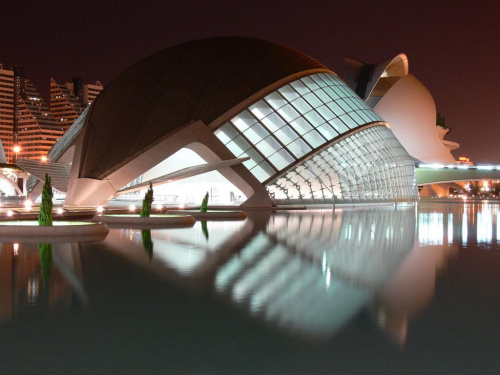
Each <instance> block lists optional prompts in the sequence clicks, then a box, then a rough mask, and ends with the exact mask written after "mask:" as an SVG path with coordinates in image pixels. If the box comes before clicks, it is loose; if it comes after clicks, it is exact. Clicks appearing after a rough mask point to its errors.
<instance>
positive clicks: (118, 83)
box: [18, 37, 418, 207]
mask: <svg viewBox="0 0 500 375" xmlns="http://www.w3.org/2000/svg"><path fill="white" fill-rule="evenodd" d="M49 159H50V162H49V163H47V164H41V163H39V164H38V165H35V163H31V164H30V165H28V164H29V163H28V164H26V163H24V164H23V161H20V163H18V165H20V166H22V167H23V168H25V169H27V170H29V171H30V172H32V173H33V175H34V176H36V177H38V179H42V178H43V173H44V171H46V170H49V169H50V170H52V173H55V174H58V176H59V177H60V180H59V182H58V186H56V187H57V188H58V189H59V190H61V191H63V192H66V193H67V195H66V205H100V204H103V203H106V202H107V201H109V200H110V199H113V198H115V197H118V196H121V195H127V194H132V193H133V192H134V191H137V190H140V189H144V188H146V187H147V186H148V185H149V182H151V183H152V184H153V185H154V186H155V194H157V195H160V194H159V192H161V191H163V192H164V194H163V195H165V199H167V200H168V199H173V200H174V201H175V200H176V201H177V202H180V201H181V199H180V198H181V197H183V198H182V199H184V200H187V201H189V200H191V199H192V200H193V201H194V202H196V203H199V201H201V198H200V197H202V196H203V195H204V194H205V192H206V191H209V193H211V203H212V204H213V203H219V204H227V203H229V202H233V203H236V204H238V203H242V204H243V205H244V206H247V207H270V206H271V205H273V204H275V205H276V204H295V203H302V204H318V203H330V204H331V203H362V202H394V201H412V200H415V199H417V197H418V193H417V186H416V182H415V168H414V159H413V158H412V157H411V156H410V155H409V154H408V152H407V151H406V150H405V148H404V147H403V146H402V145H401V143H400V141H399V140H398V138H397V137H396V136H395V135H394V133H393V132H392V131H391V129H390V125H389V124H388V122H387V121H385V120H383V119H382V118H381V117H380V116H379V115H378V114H377V113H376V112H374V111H373V110H372V109H371V108H370V106H369V105H367V104H366V103H365V102H364V100H362V99H360V97H359V96H358V95H357V94H356V93H355V92H354V91H353V90H351V89H350V88H349V87H348V86H347V85H346V84H345V83H344V81H343V80H342V79H340V78H339V77H338V76H337V75H336V74H335V73H334V72H332V71H331V70H329V69H328V68H327V67H325V66H324V65H323V64H321V63H319V62H318V61H316V60H314V59H312V58H311V57H309V56H307V55H305V54H303V53H301V52H299V51H297V50H294V49H292V48H290V47H287V46H284V45H281V44H276V43H272V42H268V41H263V40H257V39H251V38H240V37H219V38H210V39H203V40H197V41H192V42H188V43H183V44H180V45H177V46H173V47H170V48H167V49H165V50H163V51H160V52H158V53H156V54H154V55H152V56H150V57H148V58H146V59H144V60H142V61H140V62H139V63H137V64H135V65H133V66H132V67H130V68H129V69H127V70H126V71H125V72H123V73H122V74H120V75H119V76H118V77H117V78H115V80H114V81H112V82H111V83H110V84H109V85H108V86H106V88H105V89H104V90H103V91H102V92H101V93H100V95H99V96H98V98H97V99H96V100H95V101H94V103H93V104H92V105H91V106H90V107H89V108H88V109H87V110H86V111H85V112H84V113H83V114H82V115H81V116H80V117H79V119H78V120H77V121H76V122H75V123H74V124H73V126H72V127H71V128H70V129H69V131H68V132H67V133H66V134H65V136H64V137H63V138H62V139H61V140H60V141H59V142H58V143H57V144H56V145H55V146H54V148H53V149H52V150H51V152H50V154H49ZM207 172H210V174H208V173H207ZM65 173H66V175H65ZM187 178H189V180H188V179H187ZM174 181H177V182H175V183H173V182H174ZM167 182H168V183H169V184H166V185H165V187H164V188H160V185H164V184H165V183H167ZM187 182H189V184H188V183H187ZM37 185H38V186H37ZM40 185H41V184H37V181H36V179H35V178H33V179H32V181H31V183H30V184H29V189H30V191H31V193H32V194H33V195H37V193H38V192H39V191H40V188H41V186H40ZM188 185H189V187H188ZM174 187H177V193H175V192H173V191H172V189H173V188H174ZM162 189H164V190H162ZM190 189H191V190H190ZM191 191H192V193H191ZM167 196H169V198H167ZM215 200H217V202H215Z"/></svg>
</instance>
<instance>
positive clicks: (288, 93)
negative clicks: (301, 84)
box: [278, 85, 299, 102]
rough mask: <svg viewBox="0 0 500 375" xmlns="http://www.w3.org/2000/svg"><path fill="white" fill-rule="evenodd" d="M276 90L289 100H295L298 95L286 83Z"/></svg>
mask: <svg viewBox="0 0 500 375" xmlns="http://www.w3.org/2000/svg"><path fill="white" fill-rule="evenodd" d="M278 91H279V92H280V93H281V95H283V96H284V97H285V98H286V99H287V100H288V101H289V102H291V101H292V100H295V99H297V98H298V97H299V94H298V93H297V92H296V91H295V90H294V89H293V88H292V87H291V86H290V85H286V86H283V87H282V88H280V89H278Z"/></svg>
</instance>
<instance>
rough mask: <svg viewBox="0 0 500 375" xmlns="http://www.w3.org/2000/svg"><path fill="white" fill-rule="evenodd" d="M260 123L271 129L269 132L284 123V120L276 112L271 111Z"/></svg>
mask: <svg viewBox="0 0 500 375" xmlns="http://www.w3.org/2000/svg"><path fill="white" fill-rule="evenodd" d="M262 123H263V124H264V125H265V126H266V127H267V128H268V129H269V130H270V131H271V133H272V132H275V131H276V130H278V129H280V128H281V127H283V126H284V125H285V122H284V121H283V120H282V119H281V117H279V116H278V115H277V114H276V113H271V114H270V115H269V116H267V117H266V118H263V119H262Z"/></svg>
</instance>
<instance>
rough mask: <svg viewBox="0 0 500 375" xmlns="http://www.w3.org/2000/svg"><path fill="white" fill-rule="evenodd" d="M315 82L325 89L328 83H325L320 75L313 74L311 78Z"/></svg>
mask: <svg viewBox="0 0 500 375" xmlns="http://www.w3.org/2000/svg"><path fill="white" fill-rule="evenodd" d="M310 77H311V78H312V79H313V81H314V82H316V84H317V85H318V86H319V87H325V86H326V82H325V81H323V80H322V79H321V77H320V76H319V75H318V74H313V75H312V76H310Z"/></svg>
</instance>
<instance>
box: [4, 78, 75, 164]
mask: <svg viewBox="0 0 500 375" xmlns="http://www.w3.org/2000/svg"><path fill="white" fill-rule="evenodd" d="M18 98H19V99H20V100H19V105H18V106H17V108H15V109H16V118H15V120H14V142H15V144H14V147H15V145H16V144H17V145H19V146H20V151H19V155H14V159H16V158H17V157H22V158H23V159H37V160H41V159H42V157H44V156H46V155H47V154H48V152H49V151H50V149H51V148H52V146H53V145H54V144H55V143H56V142H57V141H58V140H59V139H60V138H61V137H62V136H63V134H64V131H65V130H66V129H65V128H64V127H63V126H61V125H60V124H59V123H58V122H57V121H56V119H55V118H54V116H53V115H52V114H51V113H50V111H49V108H48V107H47V105H46V104H45V101H44V100H43V99H42V97H41V96H40V94H39V93H38V92H37V90H36V89H35V86H34V85H33V83H32V82H31V81H30V80H29V79H26V78H24V87H23V91H22V92H21V94H20V95H19V96H18ZM16 120H17V121H16ZM16 122H17V123H16ZM16 130H17V134H16ZM16 135H17V142H16Z"/></svg>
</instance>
